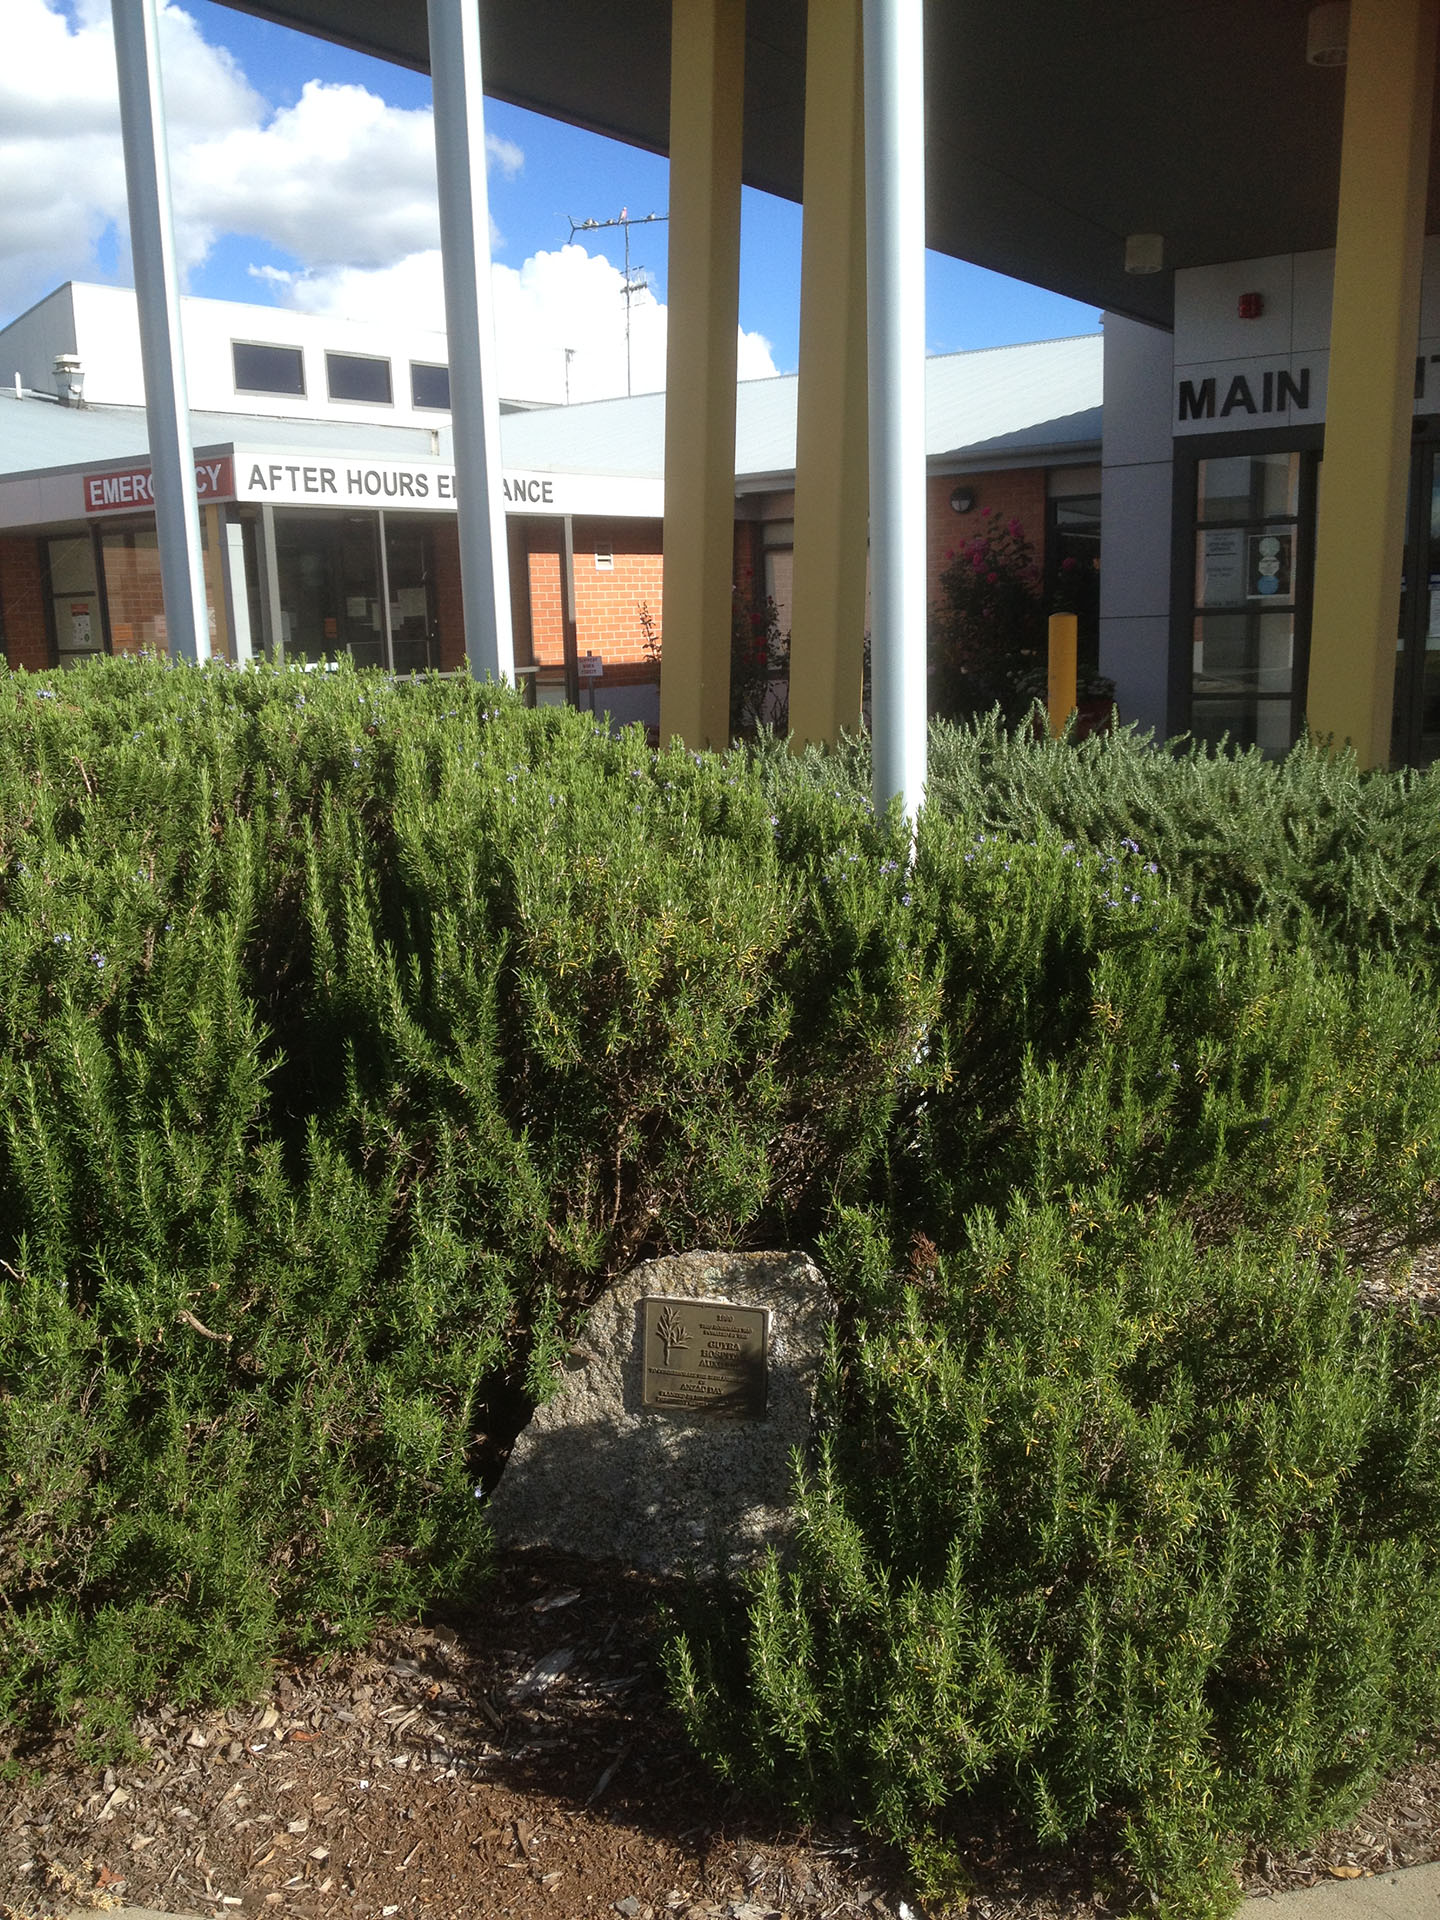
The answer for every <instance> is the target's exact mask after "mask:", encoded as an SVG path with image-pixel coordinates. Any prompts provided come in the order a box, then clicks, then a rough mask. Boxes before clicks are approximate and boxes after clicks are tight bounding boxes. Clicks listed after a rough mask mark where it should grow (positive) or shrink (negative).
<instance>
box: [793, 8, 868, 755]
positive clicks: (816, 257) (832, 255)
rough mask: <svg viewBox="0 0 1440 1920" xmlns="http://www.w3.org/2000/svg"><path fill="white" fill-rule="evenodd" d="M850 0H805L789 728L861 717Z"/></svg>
mask: <svg viewBox="0 0 1440 1920" xmlns="http://www.w3.org/2000/svg"><path fill="white" fill-rule="evenodd" d="M868 404H869V401H868V392H867V386H866V360H865V87H864V65H863V58H862V49H861V22H860V0H810V8H809V26H808V32H807V40H806V56H805V228H804V239H803V242H802V249H801V257H800V390H799V400H798V417H797V421H796V434H795V575H794V584H793V589H792V596H791V608H792V612H791V623H792V624H791V629H790V733H791V740H792V743H793V744H794V745H795V746H796V747H800V746H803V745H804V744H805V742H806V741H807V740H828V741H833V740H836V739H838V738H839V736H840V734H841V733H842V732H843V731H845V730H846V729H847V728H848V729H850V730H852V731H854V730H856V729H858V728H859V725H860V703H861V679H862V675H863V671H864V646H865V558H866V546H867V541H868V537H869V508H870V482H869V471H868V464H867V463H868V458H869V455H868V422H867V409H868Z"/></svg>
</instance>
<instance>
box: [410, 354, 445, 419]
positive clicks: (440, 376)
mask: <svg viewBox="0 0 1440 1920" xmlns="http://www.w3.org/2000/svg"><path fill="white" fill-rule="evenodd" d="M410 404H411V406H413V407H433V408H435V410H436V411H437V412H439V413H448V412H449V411H450V369H449V367H432V366H427V365H426V364H425V363H424V362H423V361H420V360H412V361H411V362H410Z"/></svg>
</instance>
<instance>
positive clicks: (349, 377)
mask: <svg viewBox="0 0 1440 1920" xmlns="http://www.w3.org/2000/svg"><path fill="white" fill-rule="evenodd" d="M325 379H326V381H327V383H328V385H329V388H330V398H331V399H332V400H366V401H369V402H371V403H372V404H374V405H375V406H382V407H388V406H389V405H390V402H391V393H390V362H389V361H388V360H374V359H371V358H370V356H369V355H368V354H361V353H327V354H326V356H325Z"/></svg>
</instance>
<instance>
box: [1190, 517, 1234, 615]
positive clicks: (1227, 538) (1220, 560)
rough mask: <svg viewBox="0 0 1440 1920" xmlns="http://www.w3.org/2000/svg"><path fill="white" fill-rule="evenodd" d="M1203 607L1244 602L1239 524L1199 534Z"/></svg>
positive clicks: (1232, 605) (1227, 605) (1199, 603)
mask: <svg viewBox="0 0 1440 1920" xmlns="http://www.w3.org/2000/svg"><path fill="white" fill-rule="evenodd" d="M1199 587H1200V592H1199V596H1198V602H1197V604H1198V605H1200V606H1202V607H1243V606H1244V604H1245V535H1244V534H1243V533H1242V532H1241V530H1240V529H1239V528H1238V527H1215V528H1212V529H1210V530H1208V531H1206V532H1205V533H1202V534H1201V536H1200V581H1199Z"/></svg>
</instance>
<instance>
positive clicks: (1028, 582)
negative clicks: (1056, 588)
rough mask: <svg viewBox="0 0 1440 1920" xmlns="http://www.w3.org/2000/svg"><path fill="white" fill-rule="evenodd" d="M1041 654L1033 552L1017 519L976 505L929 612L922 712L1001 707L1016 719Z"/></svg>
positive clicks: (943, 714) (957, 713) (949, 715)
mask: <svg viewBox="0 0 1440 1920" xmlns="http://www.w3.org/2000/svg"><path fill="white" fill-rule="evenodd" d="M1044 659H1045V610H1044V605H1043V602H1042V599H1041V576H1040V567H1039V565H1038V563H1037V562H1036V559H1035V549H1034V547H1033V545H1032V544H1031V542H1030V541H1029V540H1028V539H1027V538H1026V535H1025V529H1024V527H1023V526H1022V525H1021V524H1020V522H1019V521H1018V520H1014V519H1012V520H1008V521H1002V520H1000V519H999V518H998V517H996V516H995V515H994V514H992V512H991V510H990V509H989V508H988V507H985V508H982V510H981V514H980V525H979V526H978V527H977V528H976V530H975V532H974V533H972V534H970V535H968V536H967V537H966V539H965V540H964V541H963V542H962V543H961V544H960V546H959V547H958V548H955V549H954V550H953V551H952V553H951V555H950V557H949V564H948V565H947V566H946V568H945V570H944V572H943V573H942V574H941V575H940V597H939V599H938V600H936V602H935V603H934V605H933V606H932V608H931V611H930V710H931V712H932V713H933V714H935V715H937V716H938V717H939V718H941V719H946V720H958V719H963V718H964V717H965V716H967V715H969V714H975V713H988V712H989V711H990V709H991V708H992V707H995V706H999V707H1001V708H1002V709H1003V710H1004V712H1005V714H1006V715H1007V717H1009V718H1012V719H1014V718H1018V717H1019V715H1020V714H1021V713H1022V712H1023V711H1024V710H1025V708H1026V707H1028V705H1029V704H1030V702H1029V698H1028V695H1027V694H1026V693H1025V692H1024V691H1023V689H1022V685H1021V683H1022V682H1023V681H1024V680H1026V679H1027V678H1028V679H1030V680H1031V681H1032V682H1033V678H1034V673H1035V669H1036V667H1037V665H1040V666H1043V664H1044Z"/></svg>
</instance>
